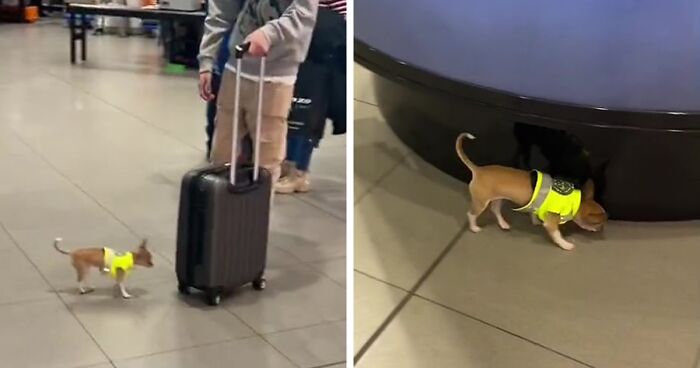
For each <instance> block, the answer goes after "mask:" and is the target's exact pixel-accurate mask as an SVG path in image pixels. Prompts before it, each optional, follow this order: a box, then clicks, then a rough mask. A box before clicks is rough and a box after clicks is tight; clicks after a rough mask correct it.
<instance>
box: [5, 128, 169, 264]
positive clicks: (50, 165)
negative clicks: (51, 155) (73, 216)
mask: <svg viewBox="0 0 700 368" xmlns="http://www.w3.org/2000/svg"><path fill="white" fill-rule="evenodd" d="M11 132H12V134H14V135H15V137H16V138H17V139H18V140H19V141H21V142H22V143H23V144H24V145H25V146H27V148H29V150H30V151H32V152H33V153H34V154H35V155H36V156H37V157H38V158H39V159H40V160H41V161H43V162H44V163H45V164H46V165H48V166H49V167H50V168H51V169H52V170H53V171H55V172H56V173H57V174H58V175H60V176H61V177H62V178H63V179H64V180H66V181H67V182H68V183H70V184H71V185H72V186H73V187H75V188H76V189H78V190H79V191H80V192H81V193H83V194H84V195H86V196H87V197H88V198H89V199H90V200H91V201H93V202H95V204H97V205H98V206H99V207H100V208H102V209H103V210H104V211H105V212H107V214H108V215H109V216H111V217H112V218H113V219H115V220H116V221H117V222H118V223H119V224H121V225H122V226H124V228H125V229H126V230H127V231H128V232H130V233H131V234H132V235H134V236H135V237H136V238H137V239H138V238H141V237H142V235H141V234H139V233H138V232H137V231H135V230H134V229H132V228H131V226H129V225H128V224H127V223H126V222H124V221H123V220H122V219H121V218H119V216H117V215H116V214H115V213H113V212H112V211H111V210H110V209H109V208H107V207H106V206H105V205H104V204H102V203H101V202H100V201H99V200H97V198H95V197H94V196H93V195H92V194H90V193H88V191H87V190H85V189H84V188H83V187H81V186H80V185H78V184H77V183H75V182H73V180H71V179H70V178H69V177H68V176H67V175H66V174H65V173H63V172H62V171H61V170H59V169H58V167H56V166H55V165H54V164H53V163H51V162H50V161H49V160H48V159H47V158H46V157H45V156H44V155H43V154H41V153H40V152H38V151H37V150H36V149H35V148H34V147H32V146H31V145H30V144H29V143H28V142H27V141H25V140H24V139H23V138H22V137H21V136H20V135H19V134H18V133H17V132H16V131H14V129H11ZM153 251H154V252H155V253H156V254H158V255H159V256H160V257H161V258H163V260H164V261H165V262H168V263H169V264H171V265H173V263H172V262H171V261H170V260H169V259H168V257H166V256H165V255H163V254H162V253H161V250H160V249H153Z"/></svg>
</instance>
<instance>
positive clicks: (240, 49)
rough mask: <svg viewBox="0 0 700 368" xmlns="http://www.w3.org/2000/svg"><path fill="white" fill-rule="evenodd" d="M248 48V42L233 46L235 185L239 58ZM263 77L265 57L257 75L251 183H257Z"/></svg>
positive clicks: (232, 164) (231, 177)
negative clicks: (234, 79) (234, 78)
mask: <svg viewBox="0 0 700 368" xmlns="http://www.w3.org/2000/svg"><path fill="white" fill-rule="evenodd" d="M249 49H250V42H246V43H244V44H240V45H236V47H235V48H234V56H235V58H236V88H235V97H234V103H233V132H232V139H231V171H230V172H231V176H230V181H231V185H232V186H235V185H236V171H237V170H236V168H237V165H236V160H237V159H238V154H237V153H238V125H239V123H240V122H239V117H240V100H241V60H242V59H243V55H245V54H246V53H247V52H248V50H249ZM264 77H265V57H264V56H263V57H262V58H261V59H260V75H259V77H258V100H257V112H256V114H255V142H254V148H253V156H254V158H253V183H257V181H258V176H259V173H260V126H261V125H262V98H263V85H264V83H265V81H264Z"/></svg>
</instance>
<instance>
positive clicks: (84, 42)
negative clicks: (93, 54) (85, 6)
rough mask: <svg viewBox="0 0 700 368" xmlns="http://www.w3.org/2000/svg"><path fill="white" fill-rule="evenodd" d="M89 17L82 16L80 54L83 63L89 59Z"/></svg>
mask: <svg viewBox="0 0 700 368" xmlns="http://www.w3.org/2000/svg"><path fill="white" fill-rule="evenodd" d="M86 35H87V15H85V14H81V15H80V42H81V47H80V52H81V58H82V60H83V61H85V59H87V36H86Z"/></svg>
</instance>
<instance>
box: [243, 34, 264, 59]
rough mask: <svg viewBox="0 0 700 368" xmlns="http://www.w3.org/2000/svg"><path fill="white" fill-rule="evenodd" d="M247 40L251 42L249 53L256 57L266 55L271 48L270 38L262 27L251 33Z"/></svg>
mask: <svg viewBox="0 0 700 368" xmlns="http://www.w3.org/2000/svg"><path fill="white" fill-rule="evenodd" d="M245 42H250V49H248V53H249V54H250V55H251V56H254V57H262V56H265V55H267V52H268V51H269V50H270V40H268V39H267V36H265V33H263V31H262V30H261V29H260V28H258V29H256V30H255V31H253V33H251V34H249V35H248V37H246V38H245Z"/></svg>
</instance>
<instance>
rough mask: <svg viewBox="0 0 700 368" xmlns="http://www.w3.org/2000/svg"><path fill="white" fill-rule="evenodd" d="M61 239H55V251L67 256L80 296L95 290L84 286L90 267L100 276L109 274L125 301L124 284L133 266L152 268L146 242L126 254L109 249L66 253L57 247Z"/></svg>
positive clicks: (79, 250)
mask: <svg viewBox="0 0 700 368" xmlns="http://www.w3.org/2000/svg"><path fill="white" fill-rule="evenodd" d="M61 241H62V239H61V238H56V240H54V242H53V246H54V248H56V250H57V251H59V252H61V253H63V254H66V255H69V256H70V258H71V264H72V265H73V267H74V268H75V271H76V272H77V274H78V291H79V292H80V294H87V293H89V292H92V291H94V290H95V289H94V288H93V287H90V286H86V280H87V277H88V274H89V272H90V268H91V267H96V268H97V269H98V270H99V271H100V272H101V273H102V274H109V275H110V276H111V277H112V278H114V279H115V280H116V281H117V285H118V286H119V291H120V292H121V295H122V297H123V298H125V299H129V298H131V295H130V294H129V293H128V292H127V291H126V288H125V286H124V282H125V281H126V277H127V276H128V275H129V273H130V272H131V270H132V269H133V268H134V266H135V265H138V266H143V267H149V268H150V267H153V259H152V258H153V257H152V255H151V252H150V251H149V250H148V249H147V248H146V243H147V240H146V239H144V240H143V241H141V245H139V247H138V248H137V249H136V250H135V251H133V252H126V253H116V252H114V250H113V249H111V248H106V247H105V248H84V249H76V250H74V251H71V252H68V251H65V250H63V249H61V248H60V247H59V244H60V243H61Z"/></svg>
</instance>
